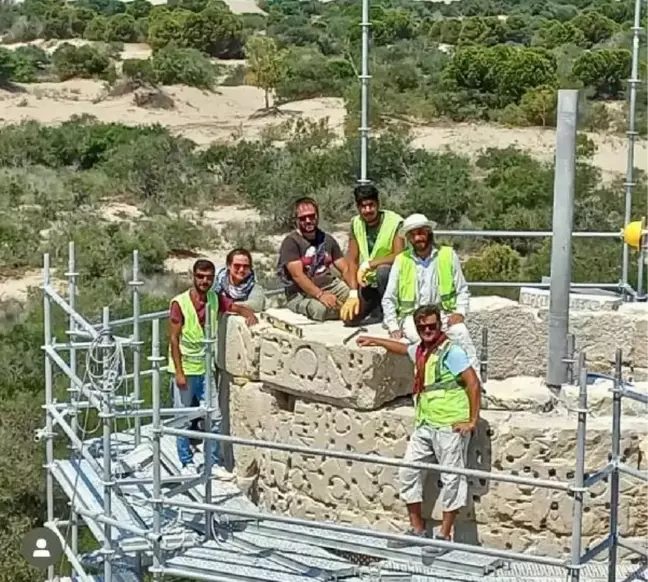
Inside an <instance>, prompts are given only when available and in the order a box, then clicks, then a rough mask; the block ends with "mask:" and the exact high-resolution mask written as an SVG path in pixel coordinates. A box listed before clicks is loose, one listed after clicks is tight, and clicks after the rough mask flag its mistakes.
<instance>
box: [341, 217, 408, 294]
mask: <svg viewBox="0 0 648 582" xmlns="http://www.w3.org/2000/svg"><path fill="white" fill-rule="evenodd" d="M382 213H383V216H382V222H381V223H380V229H379V230H378V236H377V237H376V242H375V243H374V246H373V248H372V249H371V252H369V244H368V241H367V223H366V222H365V221H364V220H363V219H362V217H361V216H354V217H353V220H352V221H351V228H352V231H353V236H354V237H355V240H356V242H357V243H358V251H359V253H360V262H361V263H363V262H365V261H372V260H373V259H381V258H383V257H386V256H387V255H390V254H391V252H392V243H393V241H394V237H395V236H396V231H397V230H398V225H399V224H400V223H401V222H402V221H403V217H402V216H400V215H399V214H397V213H396V212H392V211H391V210H383V211H382ZM366 279H367V283H369V284H372V283H373V282H374V281H375V279H376V273H375V272H374V271H372V272H370V273H367V277H366Z"/></svg>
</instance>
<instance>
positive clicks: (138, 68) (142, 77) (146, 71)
mask: <svg viewBox="0 0 648 582" xmlns="http://www.w3.org/2000/svg"><path fill="white" fill-rule="evenodd" d="M122 72H123V74H124V76H125V77H127V78H128V79H132V80H133V81H135V82H136V83H137V84H140V85H155V84H156V83H157V79H156V77H155V71H154V70H153V65H152V64H151V60H150V59H126V60H125V61H124V63H123V65H122Z"/></svg>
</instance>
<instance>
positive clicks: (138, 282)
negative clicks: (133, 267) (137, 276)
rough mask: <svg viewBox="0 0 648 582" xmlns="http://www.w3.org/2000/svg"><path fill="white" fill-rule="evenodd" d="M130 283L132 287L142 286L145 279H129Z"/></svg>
mask: <svg viewBox="0 0 648 582" xmlns="http://www.w3.org/2000/svg"><path fill="white" fill-rule="evenodd" d="M128 285H129V286H130V287H141V286H142V285H144V281H129V282H128Z"/></svg>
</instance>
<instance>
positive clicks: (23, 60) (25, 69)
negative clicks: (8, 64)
mask: <svg viewBox="0 0 648 582" xmlns="http://www.w3.org/2000/svg"><path fill="white" fill-rule="evenodd" d="M13 56H14V71H13V75H12V77H13V80H14V81H17V82H19V83H33V82H34V81H36V80H37V78H38V76H39V75H40V74H41V73H42V72H43V71H45V69H46V68H47V66H48V65H49V64H50V63H51V59H50V56H49V55H48V54H47V53H46V52H45V51H44V50H43V49H42V48H40V47H37V46H33V45H27V46H21V47H18V48H17V49H16V50H15V51H14V55H13Z"/></svg>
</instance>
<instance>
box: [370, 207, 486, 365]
mask: <svg viewBox="0 0 648 582" xmlns="http://www.w3.org/2000/svg"><path fill="white" fill-rule="evenodd" d="M434 226H435V224H434V223H433V222H431V221H430V220H428V219H427V217H426V216H425V215H424V214H412V215H411V216H408V217H407V218H406V219H405V221H404V222H403V226H402V228H401V233H402V234H403V236H405V237H406V239H407V243H408V246H407V248H406V249H405V250H404V251H403V252H402V253H400V254H399V255H398V256H397V257H396V259H395V260H394V264H393V266H392V269H391V272H390V274H389V282H388V283H387V289H386V290H385V294H384V296H383V299H382V308H383V314H384V318H383V321H384V324H385V326H386V327H387V330H388V331H389V333H390V336H391V337H392V338H394V339H401V338H402V337H405V338H406V339H407V340H408V341H409V342H416V341H418V334H417V333H416V328H415V326H414V321H413V319H412V314H413V313H414V310H415V309H416V308H417V307H419V306H421V305H439V306H440V308H441V320H442V324H443V328H444V331H445V333H447V335H448V337H449V338H450V339H451V340H452V341H454V342H455V343H457V344H458V345H460V346H461V347H462V348H463V349H464V350H465V352H466V353H467V354H468V358H469V360H470V363H471V365H472V366H473V368H474V369H475V370H476V371H478V370H479V361H478V359H477V350H476V349H475V346H474V344H473V342H472V339H471V338H470V334H469V333H468V328H467V327H466V324H465V322H464V318H465V316H466V313H467V312H468V305H469V302H470V292H469V291H468V284H467V283H466V279H465V277H464V275H463V271H462V270H461V263H460V262H459V257H458V256H457V253H456V252H455V251H454V249H453V248H452V247H449V246H441V247H437V246H436V245H435V244H434V236H433V229H434Z"/></svg>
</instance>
